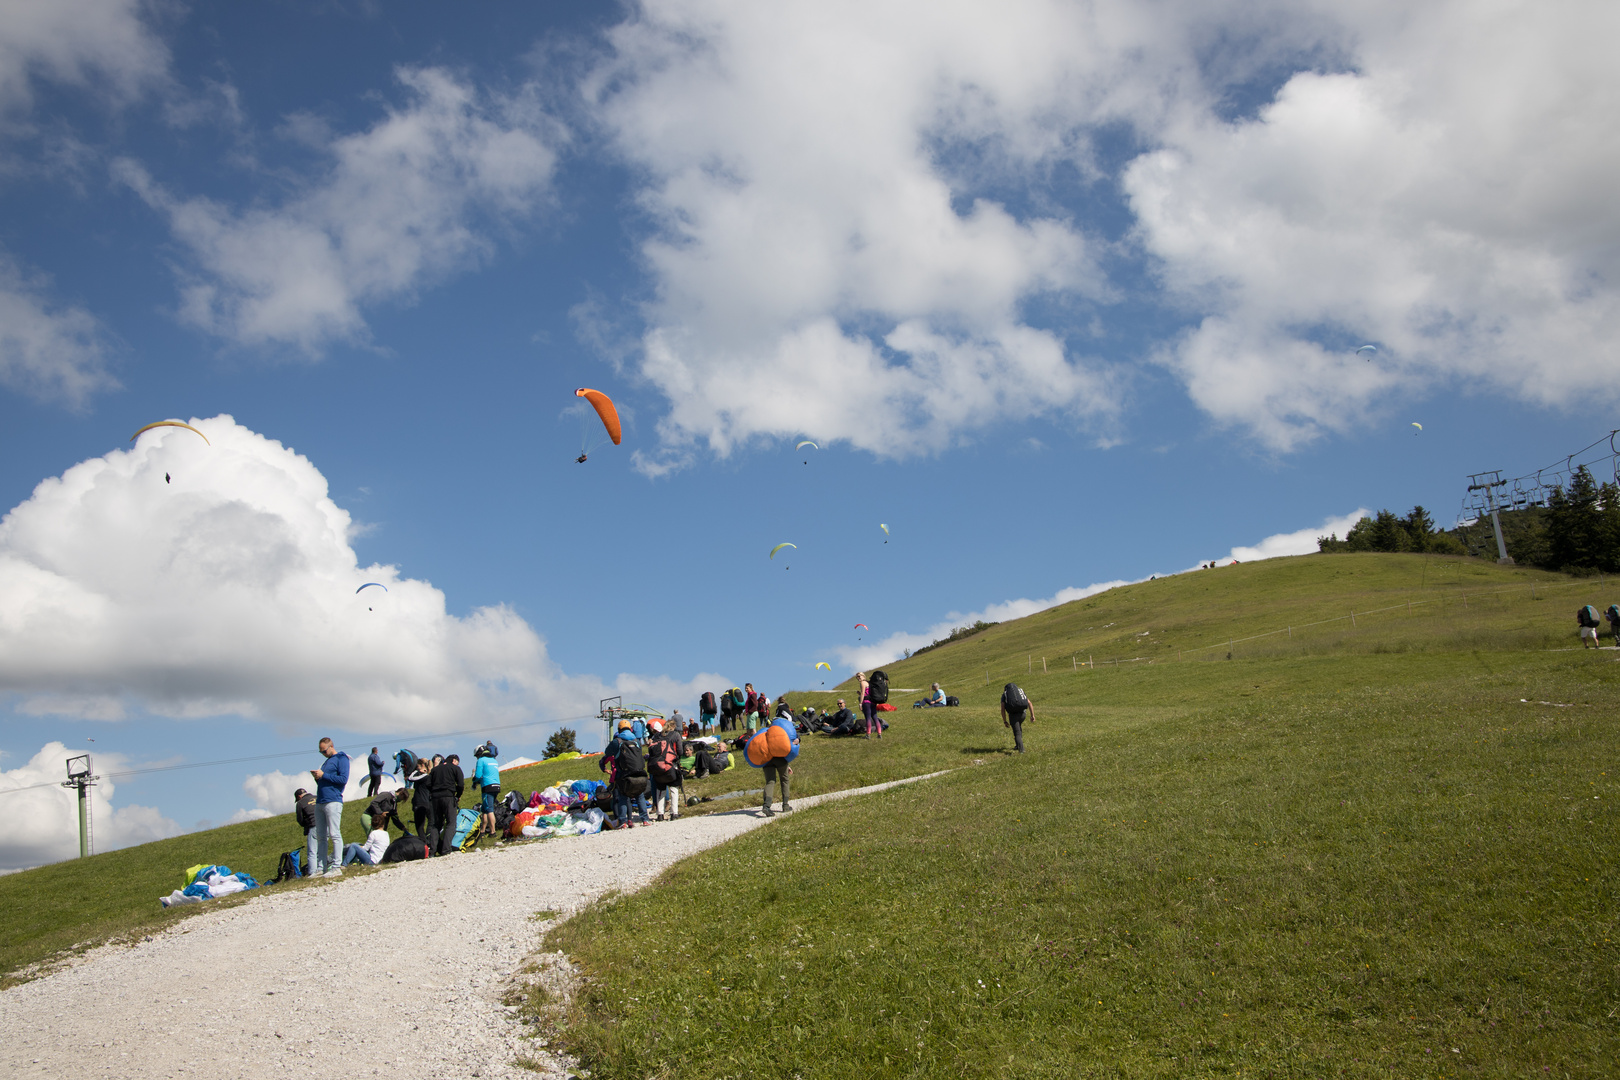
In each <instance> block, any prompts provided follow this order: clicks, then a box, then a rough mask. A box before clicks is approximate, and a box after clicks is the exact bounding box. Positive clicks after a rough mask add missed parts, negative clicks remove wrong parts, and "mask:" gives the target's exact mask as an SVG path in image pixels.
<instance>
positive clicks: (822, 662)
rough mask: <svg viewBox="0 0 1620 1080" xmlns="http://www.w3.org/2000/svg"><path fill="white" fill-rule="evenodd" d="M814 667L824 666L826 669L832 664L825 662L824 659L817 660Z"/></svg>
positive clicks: (830, 667)
mask: <svg viewBox="0 0 1620 1080" xmlns="http://www.w3.org/2000/svg"><path fill="white" fill-rule="evenodd" d="M816 667H818V668H826V669H827V670H828V671H831V670H832V665H831V664H829V663H827V661H825V660H822V661H819V662H818V663H817V664H816Z"/></svg>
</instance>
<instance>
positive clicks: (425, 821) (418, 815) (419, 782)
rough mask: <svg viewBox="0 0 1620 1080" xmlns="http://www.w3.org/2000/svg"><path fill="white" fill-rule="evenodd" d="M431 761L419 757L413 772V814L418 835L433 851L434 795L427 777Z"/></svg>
mask: <svg viewBox="0 0 1620 1080" xmlns="http://www.w3.org/2000/svg"><path fill="white" fill-rule="evenodd" d="M430 765H431V763H430V762H426V761H422V760H420V759H418V761H417V762H416V772H414V773H413V774H411V815H412V816H413V817H414V818H415V819H416V835H417V836H420V837H421V838H422V839H423V840H424V841H425V842H426V843H427V846H428V851H429V852H431V851H432V850H433V846H434V839H433V838H434V835H435V834H434V832H433V796H432V795H429V794H428V786H427V778H428V774H429V773H430V772H431V771H432V769H431V768H430Z"/></svg>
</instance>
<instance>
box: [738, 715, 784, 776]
mask: <svg viewBox="0 0 1620 1080" xmlns="http://www.w3.org/2000/svg"><path fill="white" fill-rule="evenodd" d="M792 752H793V740H792V739H791V738H789V736H788V733H787V732H786V731H783V730H782V729H781V728H780V727H777V726H776V725H775V724H771V725H769V726H768V727H766V728H764V729H763V730H761V731H760V732H759V734H757V735H755V736H754V737H753V738H752V739H749V740H748V745H747V746H746V747H745V748H744V749H743V754H744V755H745V756H746V757H747V758H748V764H750V765H752V766H753V767H754V768H756V769H763V768H764V767H765V763H766V762H768V761H770V760H771V759H772V758H785V757H787V756H788V755H789V754H791V753H792Z"/></svg>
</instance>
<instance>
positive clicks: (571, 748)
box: [546, 727, 579, 758]
mask: <svg viewBox="0 0 1620 1080" xmlns="http://www.w3.org/2000/svg"><path fill="white" fill-rule="evenodd" d="M578 737H579V734H578V732H576V731H575V730H574V729H573V728H567V727H565V728H558V729H557V730H556V731H553V732H552V733H551V738H549V739H547V740H546V757H548V758H554V757H556V756H557V755H558V754H573V753H577V752H578V750H579V746H578V745H576V743H575V740H576V739H577V738H578Z"/></svg>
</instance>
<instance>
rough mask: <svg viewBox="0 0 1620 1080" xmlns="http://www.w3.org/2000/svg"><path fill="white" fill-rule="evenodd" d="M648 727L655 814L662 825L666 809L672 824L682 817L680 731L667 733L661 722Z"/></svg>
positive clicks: (648, 763) (648, 759) (675, 729)
mask: <svg viewBox="0 0 1620 1080" xmlns="http://www.w3.org/2000/svg"><path fill="white" fill-rule="evenodd" d="M649 726H650V727H651V728H652V739H651V740H650V741H649V742H648V743H647V775H648V777H649V778H650V779H651V780H652V809H653V814H654V815H656V817H657V820H659V821H663V820H664V815H665V813H666V808H667V812H668V814H669V820H670V821H674V820H675V819H677V818H679V817H680V816H681V787H682V784H681V765H680V761H681V756H682V755H681V729H680V727H679V726H675V727H673V728H671V730H669V731H665V730H664V725H663V723H662V721H659V720H654V721H653V722H652V724H651V725H649Z"/></svg>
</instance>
